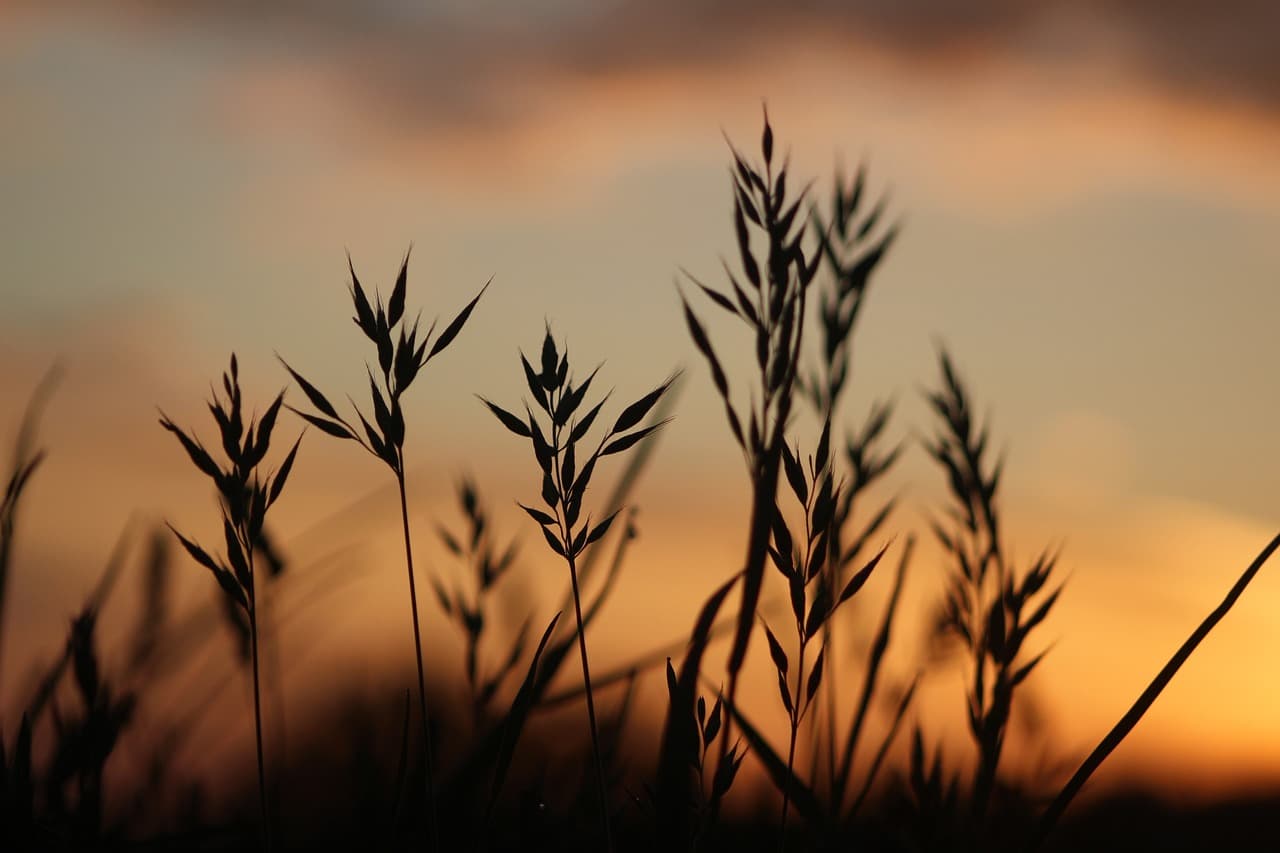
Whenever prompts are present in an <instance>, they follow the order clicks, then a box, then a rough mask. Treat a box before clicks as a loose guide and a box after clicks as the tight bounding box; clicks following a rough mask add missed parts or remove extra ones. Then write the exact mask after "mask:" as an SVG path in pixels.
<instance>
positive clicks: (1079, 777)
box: [1023, 534, 1280, 853]
mask: <svg viewBox="0 0 1280 853" xmlns="http://www.w3.org/2000/svg"><path fill="white" fill-rule="evenodd" d="M1277 548H1280V534H1278V535H1277V536H1276V537H1275V538H1273V539H1272V540H1271V541H1270V542H1269V543H1267V546H1266V547H1265V548H1263V549H1262V551H1261V552H1260V553H1259V554H1258V556H1257V557H1255V558H1254V559H1253V562H1252V563H1250V564H1249V567H1248V568H1247V569H1245V570H1244V574H1242V575H1241V576H1240V577H1239V579H1237V580H1236V582H1235V585H1234V586H1232V587H1231V589H1230V590H1229V591H1228V592H1227V595H1226V597H1225V598H1223V599H1222V603H1221V604H1219V605H1218V606H1217V607H1216V608H1214V609H1213V611H1212V612H1211V613H1210V614H1209V615H1208V616H1206V617H1205V619H1204V621H1203V622H1201V623H1200V624H1199V625H1198V626H1197V627H1196V629H1195V630H1194V631H1192V632H1191V636H1189V637H1187V639H1186V640H1185V641H1184V642H1183V644H1182V645H1181V646H1179V647H1178V650H1177V651H1176V652H1174V653H1173V657H1171V658H1170V659H1169V662H1168V663H1166V664H1165V665H1164V669H1162V670H1160V672H1159V673H1158V674H1157V675H1156V677H1155V678H1154V679H1153V680H1152V682H1151V684H1150V685H1148V686H1147V689H1146V690H1144V691H1143V692H1142V695H1141V696H1139V697H1138V699H1137V701H1136V702H1134V703H1133V706H1132V707H1131V708H1130V709H1129V710H1128V711H1127V712H1126V713H1125V715H1124V716H1123V717H1121V718H1120V722H1118V723H1116V724H1115V726H1114V727H1113V728H1112V729H1111V731H1109V732H1107V736H1106V737H1104V738H1103V739H1102V741H1101V742H1100V743H1099V744H1098V745H1097V746H1096V747H1094V750H1093V752H1091V753H1089V757H1088V758H1086V759H1085V760H1084V763H1083V764H1081V765H1080V768H1079V769H1078V770H1076V773H1075V775H1074V776H1072V777H1071V780H1070V781H1069V782H1067V784H1066V786H1064V787H1063V789H1062V790H1061V791H1060V792H1059V793H1058V796H1057V797H1056V798H1055V799H1054V801H1053V802H1052V803H1050V805H1049V808H1047V809H1046V810H1045V812H1044V814H1043V815H1042V816H1041V817H1040V822H1039V824H1037V825H1036V828H1035V832H1034V834H1033V835H1032V836H1031V839H1030V841H1028V842H1027V845H1026V847H1025V848H1023V849H1024V850H1025V851H1027V853H1032V851H1035V850H1037V849H1039V847H1040V845H1041V844H1043V843H1044V841H1045V839H1046V838H1047V837H1048V835H1049V833H1050V831H1051V830H1052V829H1053V826H1054V824H1056V823H1057V822H1058V818H1060V817H1062V813H1063V812H1064V811H1066V809H1067V806H1069V805H1070V804H1071V801H1072V800H1073V799H1074V798H1075V796H1076V794H1078V793H1080V789H1081V788H1083V787H1084V783H1085V782H1087V781H1089V777H1090V776H1092V775H1093V773H1094V771H1095V770H1097V769H1098V767H1099V766H1101V764H1102V762H1103V761H1105V760H1106V759H1107V756H1109V755H1110V754H1111V752H1112V750H1114V749H1115V748H1116V747H1117V746H1119V745H1120V742H1121V741H1122V740H1124V739H1125V737H1127V736H1128V734H1129V732H1131V731H1132V730H1133V727H1134V726H1136V725H1137V724H1138V721H1139V720H1141V719H1142V716H1143V714H1145V713H1147V711H1148V709H1150V708H1151V705H1152V704H1153V703H1154V702H1155V701H1156V699H1157V698H1159V696H1160V694H1161V693H1162V692H1163V691H1164V689H1165V688H1166V687H1168V686H1169V682H1170V681H1172V680H1173V677H1174V676H1175V675H1177V673H1178V670H1179V669H1181V668H1182V665H1183V664H1184V663H1186V662H1187V658H1189V657H1191V653H1192V652H1194V651H1195V650H1196V647H1197V646H1199V645H1200V641H1201V640H1203V639H1204V638H1205V637H1207V636H1209V632H1210V631H1212V630H1213V629H1214V628H1215V627H1216V626H1217V624H1218V623H1219V622H1221V621H1222V618H1223V617H1224V616H1226V615H1227V612H1228V611H1229V610H1231V608H1232V607H1234V606H1235V603H1236V600H1237V599H1239V598H1240V596H1241V595H1242V594H1243V593H1244V591H1245V588H1246V587H1247V586H1249V583H1250V582H1251V581H1252V580H1253V578H1254V576H1255V575H1256V574H1258V570H1259V569H1261V568H1262V566H1263V564H1265V563H1266V562H1267V560H1269V559H1271V555H1272V554H1274V553H1275V551H1276V549H1277Z"/></svg>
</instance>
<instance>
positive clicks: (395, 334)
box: [281, 252, 489, 849]
mask: <svg viewBox="0 0 1280 853" xmlns="http://www.w3.org/2000/svg"><path fill="white" fill-rule="evenodd" d="M347 267H348V269H349V270H350V272H351V302H352V305H353V306H354V308H355V316H354V317H353V318H352V320H353V321H354V322H355V324H356V327H357V328H359V329H360V331H361V332H363V333H364V336H365V337H366V338H368V339H369V341H370V342H371V343H372V344H373V345H374V347H375V348H376V349H377V358H378V367H379V377H378V380H375V379H374V375H373V370H372V369H370V368H368V366H367V365H366V372H367V373H368V376H369V396H370V400H371V403H372V406H373V419H372V422H371V421H370V419H369V418H367V417H366V416H365V414H364V412H362V411H361V410H360V408H359V407H358V406H355V404H354V402H353V403H352V407H353V408H355V412H356V417H357V418H358V419H359V421H360V427H361V429H356V428H355V427H354V426H352V424H351V423H350V422H349V421H347V420H346V419H344V418H343V417H342V416H341V415H339V414H338V410H337V409H336V408H334V406H333V404H332V403H330V402H329V400H328V398H327V397H325V395H324V394H323V393H321V392H320V390H319V389H318V388H316V386H315V385H313V384H311V383H310V382H308V381H307V380H306V379H304V378H303V377H302V376H301V375H300V374H299V373H298V372H297V371H296V370H294V369H293V368H292V367H290V366H289V364H288V363H287V362H285V361H284V359H281V363H282V364H284V367H285V369H286V370H288V371H289V374H290V375H291V376H292V377H293V379H294V381H296V382H297V383H298V385H299V387H301V388H302V391H303V393H305V394H306V395H307V399H308V400H309V401H310V402H311V405H312V406H313V407H314V408H315V410H316V411H315V412H314V413H309V412H301V411H298V410H297V409H293V408H292V407H290V408H291V410H292V411H294V412H295V413H297V414H298V415H300V416H301V417H302V418H304V419H305V420H306V421H307V422H308V423H310V424H312V425H313V426H315V427H316V428H317V429H319V430H320V431H321V432H324V433H326V434H327V435H331V436H333V437H335V438H341V439H348V440H350V441H354V442H356V443H357V444H359V445H360V446H361V447H363V448H364V449H365V450H366V451H367V452H368V453H369V454H370V455H371V456H373V457H374V458H376V459H378V460H380V461H381V462H382V463H383V464H385V465H386V466H387V468H388V469H390V471H391V473H392V474H393V475H394V476H395V479H396V488H397V490H398V492H399V497H400V523H401V527H402V529H403V532H404V559H405V571H406V573H407V574H408V577H409V609H410V612H411V614H412V617H413V651H414V660H415V661H416V663H417V672H418V707H419V708H420V710H421V712H422V713H421V718H422V749H423V757H424V760H425V762H426V765H425V771H424V772H425V776H426V801H427V811H428V814H429V819H430V821H431V837H432V840H433V843H434V847H435V849H440V827H439V819H438V814H437V811H436V796H435V779H434V767H433V765H434V761H433V755H432V749H431V726H430V710H429V708H428V704H427V683H426V674H425V667H424V665H423V662H422V629H421V626H420V625H419V621H418V588H417V582H416V581H415V579H414V570H413V542H412V539H411V537H410V535H409V503H408V497H407V495H406V489H405V476H404V472H405V464H404V441H405V421H404V411H403V409H402V408H401V402H400V400H401V396H402V395H403V394H404V393H405V391H407V390H408V389H409V387H410V386H411V385H412V384H413V381H414V380H415V379H416V378H417V377H418V374H419V372H420V371H421V370H422V369H423V368H424V367H426V365H427V363H428V362H430V361H431V359H433V358H435V357H436V356H437V355H439V354H440V353H442V352H443V351H444V350H445V349H446V348H447V347H448V346H449V345H450V344H451V343H453V341H454V339H456V338H457V336H458V333H459V332H461V331H462V328H463V327H464V326H465V325H466V323H467V320H468V319H469V318H470V316H471V312H472V311H473V310H474V309H475V307H476V303H478V302H479V301H480V297H481V296H483V295H484V292H485V290H487V289H488V287H489V284H488V283H486V284H485V286H484V287H482V288H481V289H480V292H479V293H477V294H476V295H475V297H474V298H472V300H471V301H470V302H468V303H467V305H466V306H465V307H464V308H463V309H462V310H461V311H460V312H458V314H457V316H456V317H454V319H453V320H452V321H451V322H450V323H449V325H448V326H446V327H445V329H444V331H442V332H441V333H440V334H439V335H438V336H437V337H436V338H435V340H434V341H432V338H431V336H432V333H433V332H434V331H435V327H436V324H435V323H434V322H433V323H432V324H431V326H430V328H428V329H427V331H426V334H424V335H423V336H422V340H421V341H419V340H418V328H419V320H420V319H421V318H420V316H419V318H418V319H415V320H414V321H413V324H412V325H410V324H409V323H408V322H407V320H406V319H405V316H406V315H405V297H406V294H407V291H408V278H409V252H405V256H404V260H403V261H402V262H401V264H400V272H399V274H398V275H397V276H396V282H395V286H394V288H393V289H392V291H391V298H390V300H389V301H388V302H387V303H386V304H385V305H384V304H383V302H382V297H381V296H380V295H379V294H377V293H376V292H375V294H374V301H373V302H372V303H370V301H369V298H368V296H367V295H366V294H365V290H364V288H363V287H362V286H361V284H360V279H359V277H358V276H357V275H356V270H355V265H354V264H353V263H352V262H351V258H350V256H348V258H347ZM402 321H403V322H402Z"/></svg>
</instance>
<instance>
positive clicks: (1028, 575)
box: [928, 352, 1062, 838]
mask: <svg viewBox="0 0 1280 853" xmlns="http://www.w3.org/2000/svg"><path fill="white" fill-rule="evenodd" d="M940 361H941V365H942V379H943V384H942V388H941V389H940V390H938V391H934V392H932V393H930V394H929V395H928V399H929V402H930V404H931V405H932V407H933V409H934V411H935V412H936V413H937V415H938V416H939V418H940V419H941V421H942V427H941V429H940V430H939V432H938V434H937V435H936V436H935V437H934V439H933V442H932V443H931V444H930V445H929V452H930V453H931V454H932V455H933V457H934V459H935V460H936V461H937V462H938V464H939V465H940V466H941V467H942V468H943V470H944V471H945V472H946V474H947V482H948V485H949V486H950V489H951V494H952V498H953V501H954V504H953V506H952V507H951V508H950V509H949V515H950V517H951V520H952V522H953V526H954V528H955V532H948V530H946V529H945V528H943V526H941V525H940V524H936V523H935V525H934V532H935V534H936V535H937V537H938V540H939V541H940V542H941V543H942V546H943V548H944V549H945V551H946V553H947V555H948V559H949V561H950V563H951V569H950V576H949V579H948V590H947V596H946V600H945V602H944V604H943V611H942V617H941V623H940V626H939V629H940V630H941V631H943V632H944V633H945V634H947V635H950V636H952V637H954V638H956V639H958V640H959V641H960V642H961V643H962V645H963V648H964V649H965V650H966V652H967V653H968V655H969V661H970V665H971V667H972V672H971V678H972V682H971V687H970V689H969V691H968V696H967V711H968V714H967V716H968V721H969V731H970V733H971V735H972V736H973V740H974V743H975V745H976V746H977V749H978V763H977V768H976V770H975V774H974V780H973V789H972V791H971V802H970V805H971V808H970V817H971V819H972V821H973V827H974V832H975V833H976V837H977V838H981V834H982V826H983V822H984V821H985V819H986V814H987V807H988V803H989V800H990V798H991V793H992V790H993V788H994V786H995V783H996V774H997V771H998V769H999V764H1000V755H1001V752H1002V750H1003V748H1004V739H1005V732H1006V729H1007V727H1008V723H1009V715H1010V712H1011V711H1012V708H1013V699H1014V692H1015V690H1016V689H1017V687H1018V685H1020V684H1021V683H1022V682H1023V681H1024V680H1025V679H1026V678H1027V676H1028V675H1030V674H1031V672H1032V671H1033V670H1034V669H1035V668H1036V666H1037V664H1039V663H1040V661H1041V660H1042V659H1043V658H1044V655H1045V652H1043V651H1042V652H1040V653H1039V654H1037V655H1035V656H1034V657H1031V658H1030V659H1027V658H1026V657H1025V655H1023V652H1024V650H1025V642H1026V640H1027V638H1028V637H1029V636H1030V634H1031V632H1032V631H1033V630H1034V629H1035V628H1036V626H1038V625H1039V624H1040V623H1041V622H1043V621H1044V619H1045V617H1046V616H1048V614H1049V611H1050V610H1051V609H1052V607H1053V605H1054V603H1055V602H1056V601H1057V600H1058V595H1059V593H1060V592H1061V589H1062V588H1061V587H1060V586H1059V587H1058V588H1056V589H1054V590H1053V591H1052V592H1049V591H1048V586H1047V585H1048V581H1049V577H1050V575H1051V574H1052V572H1053V568H1054V564H1055V562H1056V556H1054V555H1050V554H1047V553H1046V554H1042V555H1041V556H1040V557H1039V558H1038V559H1037V560H1036V561H1035V563H1034V564H1033V565H1032V566H1031V567H1030V568H1029V569H1027V570H1026V571H1025V572H1023V573H1022V574H1021V576H1019V575H1018V573H1017V572H1016V571H1015V570H1014V569H1013V567H1012V566H1010V565H1009V563H1008V561H1007V559H1006V557H1005V554H1004V549H1003V545H1002V542H1001V531H1000V515H999V512H998V510H997V500H996V498H997V494H996V492H997V488H998V486H999V483H1000V474H1001V464H1000V463H999V462H997V463H996V464H995V465H990V466H989V465H988V463H987V460H986V453H987V449H988V435H989V433H988V430H987V427H986V426H985V425H984V426H982V427H981V428H980V427H979V426H978V425H977V424H976V423H975V421H974V417H973V413H972V409H971V408H970V405H969V397H968V394H967V393H966V392H965V390H964V387H963V386H962V385H961V383H960V380H959V378H958V377H957V375H956V373H955V370H954V368H953V367H952V365H951V360H950V359H949V358H948V357H947V355H946V353H945V352H944V353H942V354H941V356H940Z"/></svg>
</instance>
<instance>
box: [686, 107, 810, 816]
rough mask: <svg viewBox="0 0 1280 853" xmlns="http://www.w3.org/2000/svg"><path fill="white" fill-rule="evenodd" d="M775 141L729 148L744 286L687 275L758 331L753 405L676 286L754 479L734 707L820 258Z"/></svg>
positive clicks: (732, 657)
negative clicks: (749, 149) (755, 160)
mask: <svg viewBox="0 0 1280 853" xmlns="http://www.w3.org/2000/svg"><path fill="white" fill-rule="evenodd" d="M773 142H774V140H773V128H772V127H771V126H770V124H769V119H768V116H767V115H766V116H765V118H764V131H763V133H762V135H761V140H760V151H761V155H762V156H763V159H764V167H763V168H762V169H756V168H753V167H752V166H750V165H748V164H747V162H746V161H745V160H744V159H743V158H742V156H741V155H740V154H738V152H737V151H736V150H734V151H733V158H734V169H733V171H732V181H733V193H734V197H733V198H734V201H733V223H734V232H735V235H736V238H737V244H738V253H739V259H740V262H741V269H742V275H743V276H744V278H745V281H746V285H745V286H744V285H742V284H740V283H739V281H738V278H737V277H736V276H735V275H734V274H733V272H732V271H730V270H729V268H728V265H727V264H726V266H725V272H726V274H727V276H728V279H729V284H730V289H729V291H728V293H727V294H726V293H725V292H721V291H718V290H714V289H712V288H710V287H707V286H706V285H704V284H702V283H701V282H699V281H698V280H697V279H694V278H693V277H692V276H689V278H690V280H691V281H692V282H693V283H694V284H695V285H696V286H697V287H698V289H699V290H701V291H702V292H703V293H705V294H706V296H707V297H708V298H709V299H710V300H711V301H712V302H713V303H714V304H715V305H717V306H718V307H719V308H722V309H723V310H724V311H726V312H727V313H729V314H731V315H732V316H733V317H735V318H736V319H738V320H739V321H741V322H743V323H744V324H745V325H746V326H747V327H748V329H750V330H751V332H752V335H753V337H754V339H755V356H756V367H757V368H758V371H759V384H758V387H756V388H754V389H753V391H752V394H751V397H752V405H751V406H750V407H748V408H749V411H748V414H747V416H746V417H745V418H744V417H742V416H740V415H739V413H738V411H737V409H736V408H735V407H734V404H733V400H732V397H731V395H730V390H729V382H728V378H727V377H726V375H725V372H724V369H723V367H722V366H721V363H720V359H719V357H718V356H717V354H716V352H715V349H714V347H713V346H712V344H711V340H710V338H709V337H708V336H707V333H706V331H705V330H704V328H703V326H702V323H701V321H700V320H699V319H698V318H697V316H696V315H695V314H694V312H693V309H692V308H691V307H690V306H689V303H688V302H687V301H686V300H685V299H684V296H683V294H681V301H682V302H683V305H684V315H685V322H686V324H687V326H688V328H689V334H690V336H691V337H692V338H693V342H694V345H695V346H696V347H697V349H698V351H699V352H700V353H701V354H702V356H703V358H704V359H705V360H706V362H707V365H708V367H709V368H710V369H711V376H712V380H713V381H714V383H715V386H716V391H717V393H718V394H719V396H720V398H721V401H722V402H723V403H724V407H725V414H726V416H727V417H728V421H729V428H730V430H731V432H732V433H733V437H734V440H735V441H736V442H737V444H738V447H739V449H740V450H741V451H742V454H743V458H744V461H745V462H746V464H747V471H748V475H749V478H750V482H751V518H750V522H749V525H750V529H749V531H748V538H747V550H746V556H745V558H744V561H743V568H742V598H741V601H740V603H739V608H738V617H737V630H736V632H735V634H734V638H733V645H732V647H731V649H730V652H729V660H728V679H729V684H728V691H727V701H728V704H729V705H730V706H731V707H736V698H737V690H738V678H739V673H740V672H741V670H742V665H743V663H744V662H745V661H746V656H747V649H748V647H749V645H750V642H751V634H752V631H753V630H754V627H755V621H756V612H757V606H758V604H759V601H760V595H761V591H762V588H763V585H764V575H765V567H766V566H767V565H768V562H769V537H770V531H771V528H772V526H773V518H774V514H775V511H776V507H775V499H776V496H777V490H778V473H779V468H780V466H781V464H782V453H783V447H784V446H785V430H786V426H787V422H788V420H789V419H790V416H791V407H792V399H793V396H794V395H793V392H794V390H795V386H796V377H797V373H798V367H799V362H800V349H801V343H802V340H803V332H804V318H805V304H806V302H805V298H806V294H807V293H808V289H809V285H810V283H811V282H812V281H813V278H814V276H815V275H816V273H817V270H818V264H819V262H820V255H819V254H818V253H814V255H813V257H812V259H806V258H805V253H804V249H803V248H802V246H801V243H802V242H803V240H804V238H805V235H806V233H807V231H808V227H807V222H808V220H807V219H806V217H804V216H798V214H799V213H800V209H801V206H802V205H803V204H804V200H805V197H806V194H807V192H808V188H807V187H806V188H805V189H803V190H801V191H800V193H799V194H798V195H797V196H796V197H795V198H794V200H793V199H791V198H789V197H788V195H787V164H786V163H783V164H781V165H780V166H779V167H778V168H776V169H775V162H774V156H773V155H774V147H773ZM748 222H750V223H751V224H752V225H753V226H754V230H756V231H758V232H762V236H763V238H764V241H765V243H766V249H765V252H764V256H763V263H762V262H761V261H759V260H757V258H756V256H755V254H754V252H753V250H752V246H751V229H749V228H748V225H747V223H748ZM797 223H798V224H797ZM695 677H696V674H695ZM677 697H678V698H679V699H680V700H681V701H682V702H685V703H692V702H693V694H692V692H691V691H690V690H682V691H681V692H680V693H678V694H677ZM692 711H693V708H692V707H691V706H689V707H681V708H675V707H672V708H671V709H670V712H669V719H668V728H670V725H671V722H672V721H673V720H678V719H684V718H688V717H690V716H691V714H692ZM732 720H733V717H732V716H731V717H730V718H728V719H727V720H726V721H725V723H726V727H727V726H728V725H729V724H730V723H731V722H732ZM681 725H683V724H681ZM730 740H731V736H730V733H729V731H726V733H725V736H724V737H723V738H722V739H721V741H720V756H719V761H720V762H721V763H723V762H724V761H726V760H727V757H728V750H729V743H730ZM719 803H720V798H719V797H715V798H713V800H712V803H711V811H712V819H713V820H714V819H715V815H716V814H717V812H718V808H719Z"/></svg>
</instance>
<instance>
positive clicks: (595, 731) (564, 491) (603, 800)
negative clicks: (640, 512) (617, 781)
mask: <svg viewBox="0 0 1280 853" xmlns="http://www.w3.org/2000/svg"><path fill="white" fill-rule="evenodd" d="M558 390H559V394H557V393H556V392H555V391H553V392H552V395H551V398H550V399H551V401H552V411H555V410H556V408H557V407H558V404H559V400H560V399H561V398H562V396H563V389H558ZM612 435H613V432H612V431H610V432H608V433H606V434H605V436H604V438H602V439H601V440H600V447H601V448H603V447H604V443H605V442H606V441H608V440H609V438H610V437H611V436H612ZM551 445H552V447H553V448H554V450H553V457H552V460H551V472H552V473H551V476H552V479H553V480H554V482H555V484H556V491H557V492H558V493H559V494H560V500H559V502H558V503H559V506H558V507H557V508H556V516H557V518H556V523H557V524H558V525H559V527H560V538H561V540H562V541H563V544H564V558H565V562H567V563H568V564H569V581H570V584H571V586H572V588H573V614H574V617H575V618H576V619H577V624H578V653H579V655H580V656H581V657H582V684H583V688H584V690H585V692H586V695H587V721H588V723H589V724H590V726H591V754H592V757H593V758H594V760H595V765H596V786H597V787H598V788H599V795H600V816H601V820H602V821H603V823H604V841H605V849H606V850H607V851H608V852H609V853H613V829H612V828H611V826H610V822H609V796H608V788H607V785H606V784H605V778H604V761H603V759H602V758H601V756H600V731H599V728H598V727H597V725H596V700H595V693H594V691H593V690H592V689H591V666H590V664H589V663H588V662H587V631H586V626H585V625H584V624H583V619H582V594H581V592H580V590H579V587H578V564H577V561H576V560H575V559H574V554H573V526H572V525H571V524H569V514H568V500H569V494H568V490H569V489H571V488H572V487H573V484H572V483H565V476H564V468H563V466H562V463H561V459H560V452H561V450H562V449H563V448H561V446H560V426H559V424H557V423H556V422H555V420H554V419H552V424H551ZM596 452H597V453H598V452H599V450H597V451H596Z"/></svg>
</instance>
